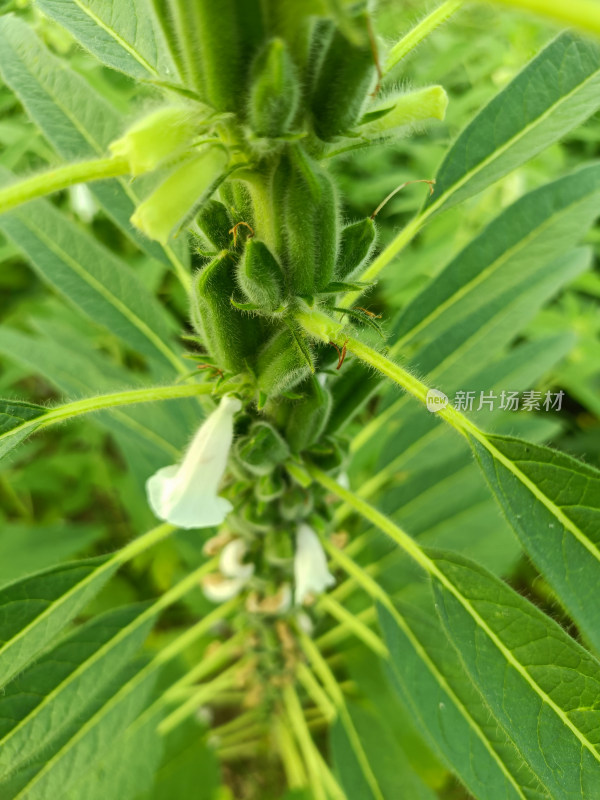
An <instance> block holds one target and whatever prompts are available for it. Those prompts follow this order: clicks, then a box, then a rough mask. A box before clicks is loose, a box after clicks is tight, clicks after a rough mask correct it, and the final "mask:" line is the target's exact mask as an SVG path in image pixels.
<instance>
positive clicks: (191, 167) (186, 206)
mask: <svg viewBox="0 0 600 800" xmlns="http://www.w3.org/2000/svg"><path fill="white" fill-rule="evenodd" d="M228 159H229V157H228V154H227V151H226V150H225V149H224V148H223V147H221V146H219V145H209V146H207V147H204V148H203V149H202V150H199V151H198V152H197V154H196V155H194V156H192V157H191V158H188V159H186V160H185V161H183V162H182V163H181V164H179V165H178V166H177V167H175V169H174V170H173V171H172V172H171V174H170V175H169V176H168V177H167V178H166V179H165V180H164V181H163V182H162V183H161V184H160V186H158V188H157V189H155V190H154V191H153V192H152V194H151V195H150V197H148V198H146V200H144V202H143V203H142V204H141V205H139V206H138V208H137V210H136V212H135V214H134V215H133V216H132V217H131V222H132V223H133V224H134V225H135V226H136V228H139V230H141V231H142V233H145V234H146V235H147V236H149V237H150V238H151V239H157V240H158V241H159V242H160V243H161V244H166V243H167V240H168V238H169V236H170V235H171V233H173V231H174V230H176V229H178V228H180V227H181V226H182V225H184V224H185V222H186V221H187V220H188V219H189V218H190V217H191V216H192V215H193V214H194V211H195V209H196V208H198V206H200V205H202V203H203V202H204V201H205V200H206V199H207V198H208V197H210V195H211V194H212V193H213V191H214V190H215V188H216V186H217V184H218V182H219V180H220V178H221V176H222V175H223V172H224V171H225V168H226V167H227V162H228Z"/></svg>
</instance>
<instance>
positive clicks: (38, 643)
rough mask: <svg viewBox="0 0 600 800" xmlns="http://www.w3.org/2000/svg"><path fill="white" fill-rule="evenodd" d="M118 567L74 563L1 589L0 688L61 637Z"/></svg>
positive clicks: (103, 561) (115, 563)
mask: <svg viewBox="0 0 600 800" xmlns="http://www.w3.org/2000/svg"><path fill="white" fill-rule="evenodd" d="M118 563H119V562H118V561H117V560H115V559H106V558H93V559H87V560H83V561H76V562H74V563H70V564H64V565H62V566H60V567H55V568H54V569H50V570H46V571H44V572H40V573H38V574H37V575H32V576H31V577H28V578H23V579H22V580H20V581H17V582H16V583H11V584H9V585H8V586H5V587H4V588H2V589H1V590H0V687H2V686H4V685H5V684H6V683H7V682H8V681H9V680H10V679H11V678H12V677H13V676H15V675H17V674H18V673H19V672H20V671H21V670H22V669H23V667H25V666H26V665H27V664H28V663H29V662H30V661H31V659H32V658H34V657H35V656H36V655H37V654H38V653H39V652H40V651H41V650H43V649H44V648H45V647H46V646H47V645H48V644H49V643H50V642H51V640H52V639H53V638H54V637H55V636H56V635H58V634H59V633H60V632H61V630H62V629H63V628H64V627H65V625H67V624H68V623H69V622H70V621H71V620H72V619H73V617H75V615H76V614H77V613H78V612H79V611H80V610H81V609H82V608H83V607H84V606H85V605H86V604H87V603H88V602H89V601H90V600H91V599H92V597H94V595H95V594H97V593H98V592H99V591H100V589H101V588H102V586H103V585H104V584H105V583H106V581H107V580H108V579H109V578H110V576H111V575H112V574H113V573H114V572H115V570H116V569H117V566H118Z"/></svg>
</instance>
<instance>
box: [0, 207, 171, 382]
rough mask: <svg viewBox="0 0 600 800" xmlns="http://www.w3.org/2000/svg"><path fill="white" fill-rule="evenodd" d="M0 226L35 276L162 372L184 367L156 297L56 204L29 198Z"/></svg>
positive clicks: (6, 217) (1, 222) (0, 223)
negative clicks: (157, 363) (28, 262)
mask: <svg viewBox="0 0 600 800" xmlns="http://www.w3.org/2000/svg"><path fill="white" fill-rule="evenodd" d="M0 229H1V230H2V231H4V233H6V235H7V236H9V238H10V239H12V241H13V242H14V243H15V244H16V245H17V246H18V247H19V248H20V249H21V250H22V251H23V252H24V253H25V254H26V255H27V256H28V258H29V259H30V261H31V263H32V264H33V266H34V267H35V269H36V270H37V272H38V273H39V274H40V277H41V278H42V279H43V280H45V281H47V282H48V283H50V284H51V285H53V286H54V287H56V289H58V291H60V292H61V294H63V296H64V297H66V298H67V299H68V300H69V301H70V302H71V303H73V305H75V306H76V307H77V308H79V309H80V310H81V311H82V312H83V313H84V314H86V315H87V316H88V317H90V318H91V319H92V320H94V321H95V322H97V323H98V324H100V325H103V326H104V327H105V328H107V329H108V330H109V331H110V332H111V333H114V334H115V335H116V336H118V337H119V338H120V339H121V340H122V341H123V342H124V343H125V344H126V345H128V346H129V347H131V348H132V349H134V350H137V351H138V352H140V353H142V354H143V355H146V356H148V357H149V358H151V359H153V360H154V361H158V362H159V363H162V364H163V365H164V368H165V370H166V371H171V372H172V370H173V368H175V369H176V370H178V371H180V372H185V367H183V366H182V365H181V363H180V361H179V359H178V357H177V356H176V355H175V353H174V352H173V350H172V348H171V346H170V339H171V330H170V326H169V325H168V324H167V322H166V320H165V316H164V314H163V311H162V309H161V307H160V305H159V303H158V301H157V300H156V299H155V298H154V297H153V296H152V295H151V294H150V292H149V291H148V290H147V289H146V287H145V286H144V285H143V283H142V282H141V281H140V280H139V279H138V278H137V276H136V275H135V274H134V273H133V272H132V271H131V270H129V269H128V268H127V265H125V264H123V263H122V262H121V261H120V260H119V259H118V258H117V257H116V256H114V255H113V254H112V253H111V252H110V251H109V250H107V249H106V248H105V247H104V246H102V245H101V244H99V243H98V242H97V241H96V239H94V238H93V237H92V236H91V235H90V234H89V233H87V232H86V231H84V230H82V229H81V228H79V227H78V226H77V225H75V224H74V223H73V222H71V221H70V220H68V219H67V218H66V217H65V216H64V214H62V213H61V212H60V211H59V210H58V209H57V208H55V207H54V206H53V205H51V204H50V203H49V202H47V201H46V200H35V201H34V202H32V203H29V204H27V205H26V206H24V207H23V208H20V209H16V210H15V211H13V212H10V213H8V214H4V215H2V217H0Z"/></svg>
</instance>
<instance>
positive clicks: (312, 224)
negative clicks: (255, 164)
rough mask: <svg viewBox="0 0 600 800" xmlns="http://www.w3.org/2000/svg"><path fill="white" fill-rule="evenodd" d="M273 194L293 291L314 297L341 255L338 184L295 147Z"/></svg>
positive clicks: (280, 171)
mask: <svg viewBox="0 0 600 800" xmlns="http://www.w3.org/2000/svg"><path fill="white" fill-rule="evenodd" d="M272 197H273V209H274V211H275V213H276V215H277V217H276V218H277V219H278V220H279V221H280V228H279V237H280V238H279V241H278V251H279V252H280V253H281V254H283V257H284V269H285V272H286V274H287V278H288V285H289V287H290V290H291V291H292V292H293V293H294V294H297V295H303V296H313V295H315V294H316V293H318V291H319V290H320V289H323V288H325V286H327V284H328V283H330V281H331V280H332V278H333V270H334V266H335V261H336V257H337V250H338V214H337V198H336V194H335V188H334V185H333V182H332V181H331V179H330V178H329V176H328V175H327V173H326V172H324V171H323V170H322V169H321V168H320V167H319V165H318V164H317V163H316V162H315V161H312V160H311V159H310V158H309V157H308V156H307V155H306V154H305V153H304V152H303V150H301V149H300V148H298V147H290V148H289V151H288V154H287V155H284V156H282V158H281V160H280V163H279V165H278V167H277V169H276V170H275V174H274V176H273V186H272Z"/></svg>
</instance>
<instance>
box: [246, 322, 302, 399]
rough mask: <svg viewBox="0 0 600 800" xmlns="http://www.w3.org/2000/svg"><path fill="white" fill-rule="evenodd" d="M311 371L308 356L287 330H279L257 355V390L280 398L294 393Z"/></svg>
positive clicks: (268, 395)
mask: <svg viewBox="0 0 600 800" xmlns="http://www.w3.org/2000/svg"><path fill="white" fill-rule="evenodd" d="M310 371H311V370H310V366H309V365H308V363H307V360H306V355H305V353H303V352H302V350H301V349H300V347H299V345H298V343H297V342H296V339H295V338H294V336H293V335H292V333H291V332H290V331H289V330H288V329H287V328H282V329H281V330H279V331H278V332H277V333H276V334H275V335H274V336H273V337H272V338H271V339H270V340H269V341H268V342H267V343H266V344H265V345H264V346H263V347H262V349H261V350H260V352H259V354H258V358H257V363H256V373H257V377H258V388H259V390H260V391H261V392H262V393H263V394H264V395H266V396H267V397H271V398H272V397H277V396H278V395H281V394H282V393H283V392H286V391H288V390H289V389H292V388H293V387H294V386H296V384H298V383H300V381H301V380H303V379H304V378H306V377H307V376H308V375H309V374H310Z"/></svg>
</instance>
